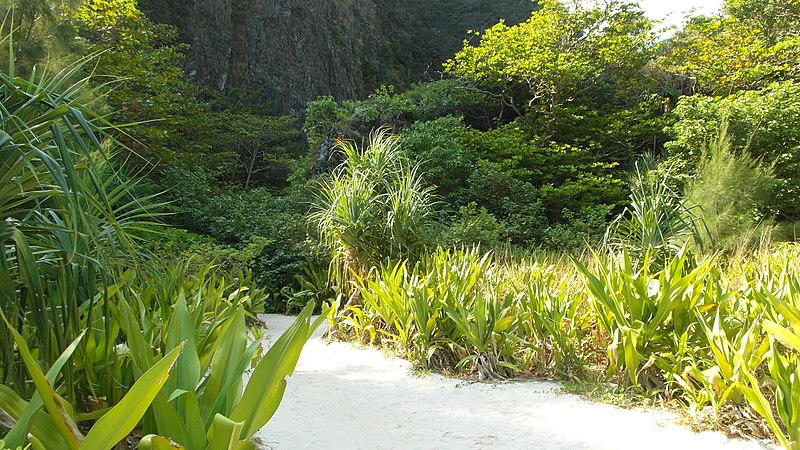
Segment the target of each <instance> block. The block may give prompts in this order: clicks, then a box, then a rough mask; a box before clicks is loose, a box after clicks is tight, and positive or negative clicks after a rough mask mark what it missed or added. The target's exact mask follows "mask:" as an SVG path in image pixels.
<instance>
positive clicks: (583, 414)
mask: <svg viewBox="0 0 800 450" xmlns="http://www.w3.org/2000/svg"><path fill="white" fill-rule="evenodd" d="M264 319H265V320H266V322H267V324H268V326H269V333H270V334H272V335H274V336H278V335H279V333H280V332H282V330H283V329H285V328H286V327H287V326H288V324H289V323H290V322H291V320H292V318H287V317H284V316H275V315H266V316H264ZM319 334H320V333H318V335H319ZM558 389H559V385H558V384H557V383H547V382H537V381H531V382H518V383H504V384H481V383H467V382H464V381H459V380H453V379H447V378H443V377H441V376H439V375H424V376H420V377H417V376H414V375H413V374H410V373H409V364H408V362H406V361H403V360H399V359H394V358H387V357H385V356H384V355H382V354H381V353H380V352H379V351H377V350H375V349H361V348H354V347H353V346H351V345H350V344H346V343H332V344H326V343H324V342H323V341H322V340H321V339H319V338H318V337H314V338H312V339H311V340H310V341H309V342H308V344H306V347H305V349H304V350H303V354H302V356H301V357H300V361H299V363H298V365H297V369H296V371H295V374H294V376H293V377H292V378H290V380H289V387H288V388H287V390H286V395H285V397H284V399H283V403H282V404H281V406H280V408H279V409H278V412H277V413H276V414H275V416H274V417H273V418H272V420H271V421H270V422H269V423H268V424H267V426H266V427H265V428H264V429H262V430H261V431H260V432H259V434H258V435H257V438H258V441H260V443H261V445H262V447H263V448H268V449H275V450H293V449H298V450H306V449H320V450H323V449H324V450H328V449H376V450H379V449H387V450H393V449H448V450H450V449H453V450H455V449H459V450H460V449H515V450H516V449H607V450H622V449H669V450H690V449H703V450H706V449H709V450H710V449H725V450H734V449H753V450H756V449H762V448H764V447H762V446H761V445H759V444H758V443H756V442H746V441H739V440H729V439H727V438H725V437H724V436H723V435H721V434H718V433H701V434H696V433H692V432H691V431H689V430H687V429H685V428H682V427H680V426H677V425H675V424H674V423H673V420H674V417H673V416H671V415H670V414H669V413H665V412H652V411H648V412H644V411H637V410H624V409H620V408H617V407H614V406H610V405H605V404H599V403H590V402H587V401H585V400H583V399H581V398H580V397H577V396H574V395H569V394H560V393H558Z"/></svg>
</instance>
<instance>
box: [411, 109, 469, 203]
mask: <svg viewBox="0 0 800 450" xmlns="http://www.w3.org/2000/svg"><path fill="white" fill-rule="evenodd" d="M467 130H468V129H467V128H466V127H465V126H464V123H463V121H462V120H461V119H459V118H457V117H452V116H447V117H442V118H438V119H435V120H431V121H428V122H417V123H415V124H414V125H412V126H411V127H410V128H408V129H407V130H406V131H405V132H403V134H402V137H401V143H402V145H403V147H404V148H405V149H406V150H407V151H408V153H409V156H411V157H412V158H414V159H416V160H417V161H419V162H420V167H421V168H422V171H423V172H424V174H425V178H426V179H427V180H428V181H429V182H430V183H431V184H433V185H434V186H436V193H437V194H438V195H439V196H440V197H442V198H443V199H444V200H445V201H446V202H447V204H449V205H452V207H453V208H458V207H459V206H463V205H465V204H466V203H467V202H468V199H469V191H470V188H469V185H468V180H469V177H470V175H471V174H472V171H473V170H474V164H475V156H474V155H473V154H471V153H470V152H469V151H468V150H467V149H466V148H465V147H464V145H463V143H462V139H463V137H464V135H465V134H466V133H468V131H467Z"/></svg>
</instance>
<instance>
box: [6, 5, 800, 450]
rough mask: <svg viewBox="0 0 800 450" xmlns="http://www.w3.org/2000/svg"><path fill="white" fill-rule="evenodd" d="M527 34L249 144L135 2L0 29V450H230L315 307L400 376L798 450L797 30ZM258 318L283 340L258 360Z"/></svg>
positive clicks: (271, 126)
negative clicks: (632, 407)
mask: <svg viewBox="0 0 800 450" xmlns="http://www.w3.org/2000/svg"><path fill="white" fill-rule="evenodd" d="M539 6H540V8H539V9H537V10H536V11H534V12H533V13H532V14H531V16H530V18H529V19H528V20H527V21H525V22H522V23H519V24H517V25H507V24H505V23H502V22H501V23H499V24H497V25H495V26H493V27H491V28H490V29H488V30H486V31H485V32H477V33H473V35H472V36H473V37H472V38H471V39H470V40H469V41H467V42H465V43H464V47H463V48H462V50H460V51H459V52H458V53H456V54H455V55H453V56H452V59H451V60H450V61H449V62H448V63H447V64H446V66H445V69H446V70H445V73H444V74H443V75H442V77H441V79H439V80H436V81H430V82H419V83H416V84H414V85H412V86H411V87H410V88H409V89H407V90H405V91H402V92H401V91H399V90H397V89H395V88H394V87H392V86H383V87H381V88H380V89H378V90H377V91H376V92H374V93H373V94H372V95H370V96H369V97H368V98H365V99H335V98H332V97H328V96H325V97H320V98H317V99H315V100H311V101H310V102H309V103H308V105H307V108H306V110H305V111H304V113H303V114H302V115H301V116H294V115H286V116H274V115H270V114H268V113H266V111H269V110H270V108H269V107H268V105H264V104H262V103H260V100H257V99H263V96H262V95H261V93H259V92H233V91H227V92H225V93H224V94H223V93H220V92H218V91H216V90H214V89H212V88H208V87H204V86H200V85H197V84H195V83H194V82H192V81H190V80H189V79H188V78H187V77H186V74H185V73H184V72H183V69H182V67H183V63H184V61H183V58H184V56H183V55H184V50H185V49H186V48H185V46H183V45H182V44H180V43H179V41H178V36H177V33H176V31H175V29H173V28H171V27H169V26H165V25H161V24H156V23H153V22H152V21H150V20H149V19H148V18H147V17H146V16H145V15H144V14H142V13H141V11H140V10H139V9H138V6H137V4H136V1H135V0H86V1H75V2H54V1H48V0H36V1H19V0H7V1H3V0H0V8H1V9H2V11H3V12H8V15H7V18H6V21H4V22H3V25H2V27H0V28H2V32H3V35H2V36H4V37H3V42H2V44H3V45H0V48H2V50H0V51H2V52H4V53H2V54H3V55H4V56H7V58H8V61H9V64H8V68H7V69H5V68H4V71H3V72H2V73H0V105H1V106H2V108H0V243H2V252H0V312H2V316H3V318H4V323H3V324H2V326H0V356H2V359H0V382H2V385H0V410H1V411H0V412H5V413H6V414H7V415H8V416H9V417H10V419H11V421H12V422H11V423H2V426H4V427H5V428H3V429H2V432H3V433H4V435H3V436H4V437H3V440H4V443H3V445H11V446H16V445H23V444H25V443H26V442H27V443H29V444H31V445H32V446H33V448H70V449H74V448H79V447H80V446H81V445H82V446H83V447H81V448H88V446H92V448H100V447H109V446H110V444H109V443H110V442H116V441H119V440H120V439H122V438H123V437H125V435H127V434H128V433H129V432H130V430H132V429H133V428H134V427H140V428H141V429H142V430H143V432H144V434H145V435H147V436H146V437H145V438H143V439H142V440H141V442H140V443H139V444H138V445H139V446H140V447H141V448H166V447H165V446H169V445H171V444H170V442H169V440H170V439H171V440H172V441H173V442H174V443H175V444H176V445H180V446H182V447H184V448H187V449H202V448H210V449H216V448H250V447H249V446H250V444H249V443H248V439H249V438H250V437H251V436H252V435H253V433H254V432H255V431H256V430H257V428H258V427H259V426H261V425H263V423H264V422H265V421H266V420H268V419H269V417H270V416H271V414H272V413H273V412H274V408H275V407H277V402H279V401H280V397H281V395H280V394H281V393H282V392H283V391H282V389H283V386H284V384H285V380H284V377H285V375H287V374H288V373H289V372H291V368H292V367H293V365H294V362H296V359H297V355H298V354H299V351H300V348H301V347H302V343H303V342H304V341H305V339H307V338H308V335H309V333H310V330H311V329H313V328H314V327H315V326H316V325H317V324H318V323H319V322H318V321H316V322H312V321H311V319H310V314H311V313H312V310H313V309H314V308H321V307H322V306H323V304H325V303H331V304H333V305H334V308H332V313H331V315H330V320H331V323H332V324H333V327H334V329H335V331H336V332H337V334H338V335H339V336H340V337H344V338H349V339H355V340H361V341H365V342H370V343H374V344H380V345H384V346H387V347H389V348H391V349H394V350H395V351H397V352H399V353H401V354H403V355H404V356H406V357H408V358H410V359H412V360H413V361H415V362H416V363H417V364H418V365H419V366H420V367H424V368H427V369H433V370H440V371H444V372H450V373H453V372H457V373H461V374H466V375H468V376H476V377H478V378H481V379H505V378H513V377H521V376H544V377H551V378H557V379H562V380H570V381H589V382H605V381H613V382H614V384H615V386H617V387H618V388H619V389H621V390H625V391H627V392H635V393H637V394H643V395H647V396H651V397H659V398H661V399H666V400H670V401H677V402H681V403H682V404H684V405H686V406H687V407H688V408H689V409H690V410H691V411H692V412H694V413H696V414H698V415H699V414H702V413H708V412H709V411H710V412H711V414H710V416H711V420H712V421H715V422H721V421H724V420H725V419H724V418H725V417H726V414H731V413H735V412H736V411H746V412H747V413H748V414H749V413H755V414H758V415H760V416H761V417H762V418H763V420H764V423H765V424H766V426H765V427H764V428H765V429H764V430H761V431H762V432H764V433H767V434H769V433H771V436H774V437H775V439H776V440H777V441H778V442H779V443H780V444H781V445H783V446H784V447H785V448H787V449H796V448H798V442H800V436H798V434H797V430H800V423H798V417H800V412H799V411H800V404H798V398H800V393H798V386H800V385H798V383H796V382H794V381H795V378H797V377H798V376H800V372H798V371H799V370H800V337H799V336H798V331H800V299H798V292H800V281H798V273H797V270H796V268H795V266H796V265H797V264H796V263H797V259H798V258H799V257H800V253H799V252H798V249H797V245H796V243H793V242H792V241H796V240H797V225H798V223H800V203H798V202H799V201H800V200H798V199H799V198H800V179H798V174H800V84H798V75H800V50H799V49H800V41H799V40H798V39H799V38H798V30H800V3H798V1H797V0H767V1H756V0H728V1H727V2H726V5H725V8H724V9H723V10H722V11H720V12H719V14H717V15H713V16H709V17H692V18H689V19H688V20H687V22H686V24H685V25H684V27H683V28H682V29H681V30H678V31H677V32H676V34H675V35H674V36H672V37H670V38H668V39H666V40H663V41H659V40H658V38H657V36H656V35H655V33H654V32H653V24H652V23H651V22H650V21H649V20H647V19H646V18H645V16H644V14H643V13H642V11H641V10H640V9H639V8H638V7H637V6H636V5H634V4H627V3H622V2H618V1H609V2H600V1H588V2H577V1H575V2H572V1H569V2H567V1H558V0H544V1H541V2H539ZM74 61H78V62H77V63H75V62H74ZM45 63H46V64H49V70H45V68H44V67H42V65H43V64H45ZM62 68H64V70H63V71H61V69H62ZM59 72H60V74H59V75H52V73H59ZM43 74H44V75H43ZM160 222H168V223H170V224H171V225H172V226H173V227H172V228H165V227H164V226H163V224H162V223H160ZM784 241H785V242H784ZM309 300H312V302H311V303H309ZM307 304H308V305H309V306H305V305H307ZM265 309H266V310H273V311H274V310H280V311H288V310H299V309H302V310H303V313H302V317H301V319H300V320H298V322H297V325H296V326H295V327H293V328H292V329H291V330H290V333H289V334H288V335H287V337H286V338H285V339H282V340H280V341H279V343H280V345H278V346H277V347H278V349H277V350H275V351H274V352H271V353H267V354H266V355H263V356H264V357H263V358H262V359H261V360H260V361H261V362H258V361H259V356H261V355H260V353H261V347H260V345H259V344H258V342H257V341H253V340H252V339H251V338H253V337H255V338H258V337H259V336H260V334H259V332H258V331H253V330H249V331H248V330H247V329H246V323H247V322H246V320H248V319H247V318H248V317H250V316H252V313H254V312H261V311H262V310H265ZM251 319H252V318H251ZM251 333H255V336H253V335H251ZM279 353H280V354H282V355H283V356H280V355H279ZM282 358H284V359H282ZM248 367H255V369H254V372H253V375H252V377H253V379H255V380H257V381H258V382H257V383H256V384H253V383H251V384H250V385H248V386H247V388H245V386H243V382H242V374H243V373H244V372H245V371H246V370H247V368H248ZM170 373H171V375H170ZM251 386H252V387H251ZM245 389H247V390H245ZM128 390H131V394H129V395H127V396H126V395H125V392H126V391H128ZM55 394H57V395H55ZM54 399H58V401H54ZM262 401H263V402H262ZM122 410H125V412H126V413H125V414H123V413H122V412H120V411H122ZM128 411H130V414H129V415H128V413H127V412H128ZM48 430H51V431H48ZM52 430H56V431H52ZM167 437H168V438H169V439H167ZM222 441H225V443H224V444H223V443H222ZM98 442H99V443H100V444H98ZM226 445H227V446H226Z"/></svg>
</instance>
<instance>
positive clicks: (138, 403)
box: [81, 345, 183, 450]
mask: <svg viewBox="0 0 800 450" xmlns="http://www.w3.org/2000/svg"><path fill="white" fill-rule="evenodd" d="M181 350H183V345H179V346H177V347H175V349H174V350H172V351H171V352H169V353H168V354H167V355H166V356H164V357H163V358H161V360H160V361H158V362H157V363H156V364H155V365H153V367H152V368H150V370H148V371H147V372H145V373H144V374H142V376H141V377H139V379H138V380H136V383H134V385H133V386H132V387H131V389H130V391H128V394H127V395H125V397H124V398H123V399H122V400H121V401H120V402H119V403H117V405H116V406H114V407H113V408H112V409H111V411H109V412H107V413H106V414H105V415H103V417H101V418H100V420H98V421H97V422H96V423H95V424H94V426H93V427H92V429H91V430H90V431H89V434H87V435H86V439H84V441H83V445H81V449H86V450H93V449H101V448H102V449H105V448H111V447H113V446H114V445H116V444H117V443H118V442H119V441H121V440H122V439H123V438H124V437H125V436H127V435H128V434H129V433H130V432H131V430H133V429H134V428H135V427H136V425H137V424H138V423H139V421H140V420H141V418H142V416H143V415H144V413H145V411H147V408H149V407H150V403H152V401H153V399H154V398H155V397H156V395H157V394H158V393H159V392H160V391H161V387H162V386H163V385H164V383H166V381H167V379H168V378H169V374H170V371H171V370H172V368H173V366H174V364H175V361H176V360H177V359H178V356H180V353H181Z"/></svg>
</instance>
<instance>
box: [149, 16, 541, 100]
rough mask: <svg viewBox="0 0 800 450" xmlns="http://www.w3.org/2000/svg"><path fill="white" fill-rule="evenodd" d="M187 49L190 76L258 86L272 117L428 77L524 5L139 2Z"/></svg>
mask: <svg viewBox="0 0 800 450" xmlns="http://www.w3.org/2000/svg"><path fill="white" fill-rule="evenodd" d="M140 3H141V7H142V9H143V10H144V11H145V12H146V13H147V14H148V16H149V17H150V18H151V19H153V20H154V21H156V22H162V23H169V24H172V25H175V26H176V27H177V28H178V30H179V32H180V35H181V38H182V39H183V40H184V41H185V42H187V43H188V44H190V50H189V55H188V63H187V64H188V65H187V73H189V74H190V76H192V77H195V78H196V79H198V80H199V81H201V82H203V83H205V84H208V85H210V86H214V87H216V88H218V89H223V90H224V89H230V88H238V89H246V90H249V91H252V90H258V92H260V96H261V97H263V99H264V100H266V101H270V102H271V103H272V106H273V109H275V110H276V111H282V112H290V111H293V110H297V109H300V108H302V107H303V106H304V105H305V103H306V102H307V101H308V100H311V99H313V98H315V97H317V96H319V95H333V96H334V97H336V98H338V99H346V98H357V97H363V96H365V95H366V94H368V93H369V92H371V91H372V90H374V89H375V88H376V87H378V86H380V85H381V84H394V85H397V86H403V85H406V84H408V83H410V82H412V81H417V80H421V79H424V78H425V75H426V74H429V75H430V76H435V73H436V72H437V71H439V70H440V69H441V63H442V62H443V61H444V60H446V59H447V58H448V57H451V56H452V55H453V54H454V53H455V52H456V51H457V50H458V49H459V48H461V45H462V42H463V40H464V39H465V38H467V37H468V35H467V30H480V29H484V28H486V27H488V26H491V25H492V24H494V23H496V22H497V21H498V20H499V19H501V18H503V19H505V20H506V22H507V23H516V22H520V21H522V20H525V19H526V18H527V17H529V15H530V12H531V11H532V10H533V9H534V6H535V4H534V3H533V2H531V1H530V0H460V1H459V0H194V1H192V0H141V2H140Z"/></svg>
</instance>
